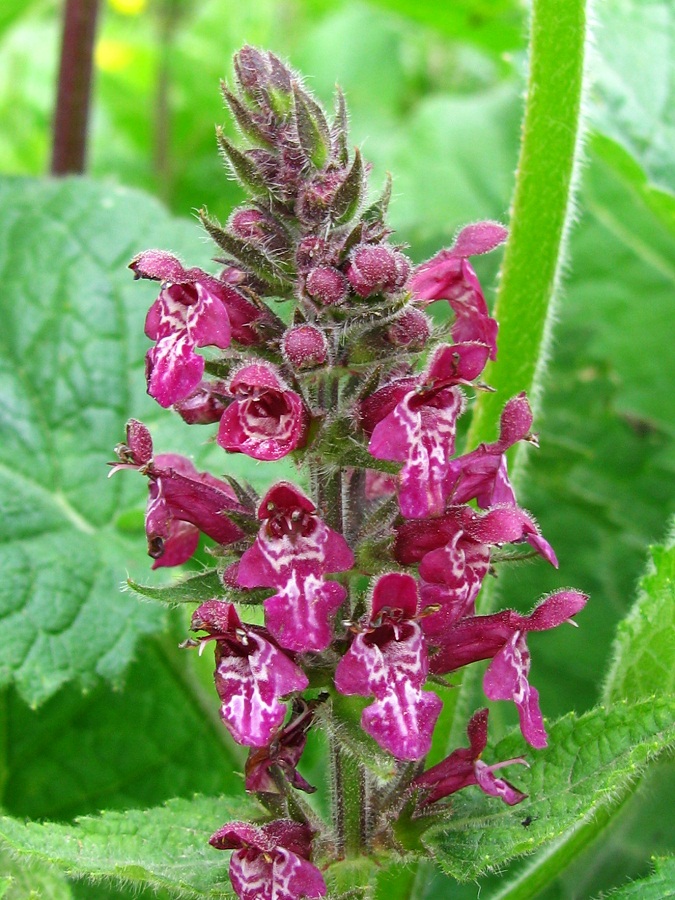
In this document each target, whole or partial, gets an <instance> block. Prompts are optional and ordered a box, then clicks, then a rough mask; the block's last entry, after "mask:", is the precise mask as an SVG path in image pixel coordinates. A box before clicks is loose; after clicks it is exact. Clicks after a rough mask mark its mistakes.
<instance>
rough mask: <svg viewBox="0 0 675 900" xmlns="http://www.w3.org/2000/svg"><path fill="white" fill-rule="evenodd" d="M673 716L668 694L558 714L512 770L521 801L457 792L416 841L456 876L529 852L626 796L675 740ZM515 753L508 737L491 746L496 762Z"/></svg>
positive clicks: (516, 742)
mask: <svg viewBox="0 0 675 900" xmlns="http://www.w3.org/2000/svg"><path fill="white" fill-rule="evenodd" d="M674 719H675V699H673V698H665V699H656V698H653V699H651V700H648V701H643V702H641V703H636V704H631V705H628V704H626V703H622V704H620V705H618V706H616V707H614V708H611V709H609V710H606V709H604V708H602V707H599V708H596V709H594V710H592V711H591V712H589V713H586V714H585V715H583V716H581V717H579V718H577V717H576V716H574V715H568V716H565V717H564V718H563V719H561V720H559V721H558V722H556V723H555V725H553V726H552V727H551V728H550V729H549V747H548V749H547V750H545V751H542V752H541V753H539V754H537V757H536V758H535V759H534V760H533V763H532V768H531V769H530V770H529V771H519V772H518V778H517V786H518V787H519V788H520V789H522V790H524V791H525V792H526V793H527V794H528V795H529V799H528V800H526V801H524V802H523V803H521V804H520V805H518V806H517V807H514V808H511V807H505V806H502V807H501V808H499V807H498V806H497V805H496V804H495V802H494V801H493V800H488V799H487V798H485V797H482V796H477V794H478V791H475V792H474V794H473V796H469V793H468V791H467V792H463V793H462V794H458V795H457V796H456V798H455V799H454V803H453V806H452V810H451V814H450V816H449V817H448V819H447V821H446V822H445V823H443V824H442V825H437V826H433V827H432V828H430V829H429V831H428V832H427V833H426V834H425V835H424V836H423V843H424V844H425V846H426V847H427V848H428V849H429V851H430V852H431V853H432V854H433V855H434V857H435V859H436V861H437V862H438V863H439V865H440V866H441V868H442V869H443V870H444V871H445V872H446V874H449V875H452V876H453V877H454V878H456V879H457V880H459V881H469V880H471V879H473V878H477V877H479V876H480V875H482V874H484V873H486V872H489V871H494V870H495V869H498V868H500V867H502V866H504V865H505V864H506V863H507V862H509V861H510V860H511V859H513V858H514V857H518V856H523V855H526V854H529V853H532V852H534V851H535V850H537V849H538V848H539V847H541V846H542V845H544V844H545V843H547V842H549V841H551V840H553V839H554V838H556V837H558V836H559V835H560V834H561V833H563V832H564V831H566V830H567V829H569V828H573V827H575V828H576V827H579V826H580V825H581V824H582V823H584V822H587V821H589V820H590V819H591V818H592V817H593V816H594V815H595V813H596V812H597V811H598V810H600V809H603V808H605V807H606V806H608V805H611V804H612V802H614V801H616V800H618V799H619V798H620V797H622V796H625V794H626V793H627V792H628V791H629V790H630V788H631V785H633V784H634V783H635V782H636V780H637V778H638V776H639V775H640V773H641V772H642V771H643V770H644V767H645V766H646V764H647V763H648V762H649V761H650V760H652V759H655V758H656V757H657V756H659V755H660V754H661V753H662V752H664V751H665V750H667V749H668V748H669V747H671V746H672V745H673V743H674V742H675V724H674ZM519 752H522V740H520V739H519V738H518V737H517V736H515V737H510V738H507V739H505V740H504V741H502V742H500V744H499V745H498V746H497V748H496V749H495V759H508V758H513V757H515V756H517V755H518V753H519ZM514 780H515V779H514Z"/></svg>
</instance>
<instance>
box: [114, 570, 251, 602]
mask: <svg viewBox="0 0 675 900" xmlns="http://www.w3.org/2000/svg"><path fill="white" fill-rule="evenodd" d="M127 584H128V585H129V587H130V588H131V590H132V591H135V592H136V593H137V594H140V595H141V597H149V598H150V599H152V600H159V602H160V603H168V604H176V603H200V602H202V601H204V600H212V599H214V598H217V597H224V596H226V595H227V591H226V589H225V586H224V585H223V582H222V581H221V579H220V577H219V575H218V571H217V569H209V570H208V571H206V572H200V573H199V575H189V576H188V577H187V578H182V579H180V580H179V581H173V582H171V583H170V584H166V585H153V584H137V583H136V582H135V581H133V580H132V579H131V578H128V579H127ZM236 593H240V592H239V591H237V592H236Z"/></svg>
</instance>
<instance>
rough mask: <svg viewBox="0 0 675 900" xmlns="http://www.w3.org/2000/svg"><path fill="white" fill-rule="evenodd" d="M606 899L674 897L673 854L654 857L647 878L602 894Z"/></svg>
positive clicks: (652, 899) (655, 899)
mask: <svg viewBox="0 0 675 900" xmlns="http://www.w3.org/2000/svg"><path fill="white" fill-rule="evenodd" d="M604 896H605V898H606V900H668V898H669V897H675V856H669V857H667V858H666V859H654V873H653V875H650V876H649V877H648V878H640V879H638V880H637V881H631V882H630V884H627V885H625V886H624V887H622V888H619V889H618V890H616V891H612V892H611V893H610V894H606V895H604Z"/></svg>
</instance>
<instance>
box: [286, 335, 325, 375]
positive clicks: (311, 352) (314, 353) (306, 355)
mask: <svg viewBox="0 0 675 900" xmlns="http://www.w3.org/2000/svg"><path fill="white" fill-rule="evenodd" d="M282 346H283V351H284V356H285V357H286V359H287V360H288V361H289V363H290V364H291V365H292V366H293V368H294V369H313V368H314V367H315V366H320V365H322V363H325V362H326V358H327V356H328V341H327V340H326V335H325V334H324V333H323V331H320V330H319V329H318V328H315V327H314V325H296V326H294V327H293V328H289V329H288V331H287V332H286V333H285V334H284V337H283V342H282Z"/></svg>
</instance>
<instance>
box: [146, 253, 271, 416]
mask: <svg viewBox="0 0 675 900" xmlns="http://www.w3.org/2000/svg"><path fill="white" fill-rule="evenodd" d="M129 268H131V269H132V270H133V271H134V273H135V275H136V277H137V278H150V279H153V280H155V281H161V282H162V290H161V291H160V294H159V297H158V298H157V300H155V302H154V303H153V304H152V306H151V307H150V309H149V311H148V314H147V316H146V319H145V333H146V335H147V336H148V337H149V338H150V340H152V341H155V346H154V347H152V348H151V349H150V350H148V352H147V354H146V357H145V361H146V376H147V380H148V393H149V394H150V396H151V397H154V399H155V400H156V401H157V402H158V403H159V404H160V406H164V407H168V406H172V405H173V404H174V403H178V402H179V401H180V400H184V399H185V398H186V397H188V396H189V395H190V394H191V393H192V391H193V390H194V389H195V388H196V387H197V385H198V384H199V383H200V382H201V380H202V376H203V374H204V359H203V358H202V357H201V356H199V354H197V353H195V352H194V351H195V347H206V346H214V347H220V348H221V349H225V348H226V347H229V345H230V341H231V339H232V325H231V321H230V315H229V307H230V306H232V305H233V304H234V305H235V306H236V305H237V304H242V303H243V304H246V305H247V306H248V307H250V310H251V312H250V317H251V318H258V317H259V312H258V310H257V309H256V308H255V307H254V306H252V305H251V304H250V303H249V302H248V301H247V300H245V299H244V298H243V297H242V296H241V295H239V294H238V293H237V292H236V291H235V290H234V288H232V287H230V286H229V285H226V284H224V283H223V282H221V281H219V280H218V279H217V278H214V277H213V276H211V275H207V274H206V272H202V270H201V269H185V268H184V267H183V266H182V264H181V263H180V261H179V260H178V259H177V258H176V257H175V256H172V255H171V254H170V253H164V252H163V251H161V250H147V251H146V252H145V253H141V254H140V255H139V256H137V257H136V258H135V259H134V260H133V261H132V263H131V265H130V267H129Z"/></svg>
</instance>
